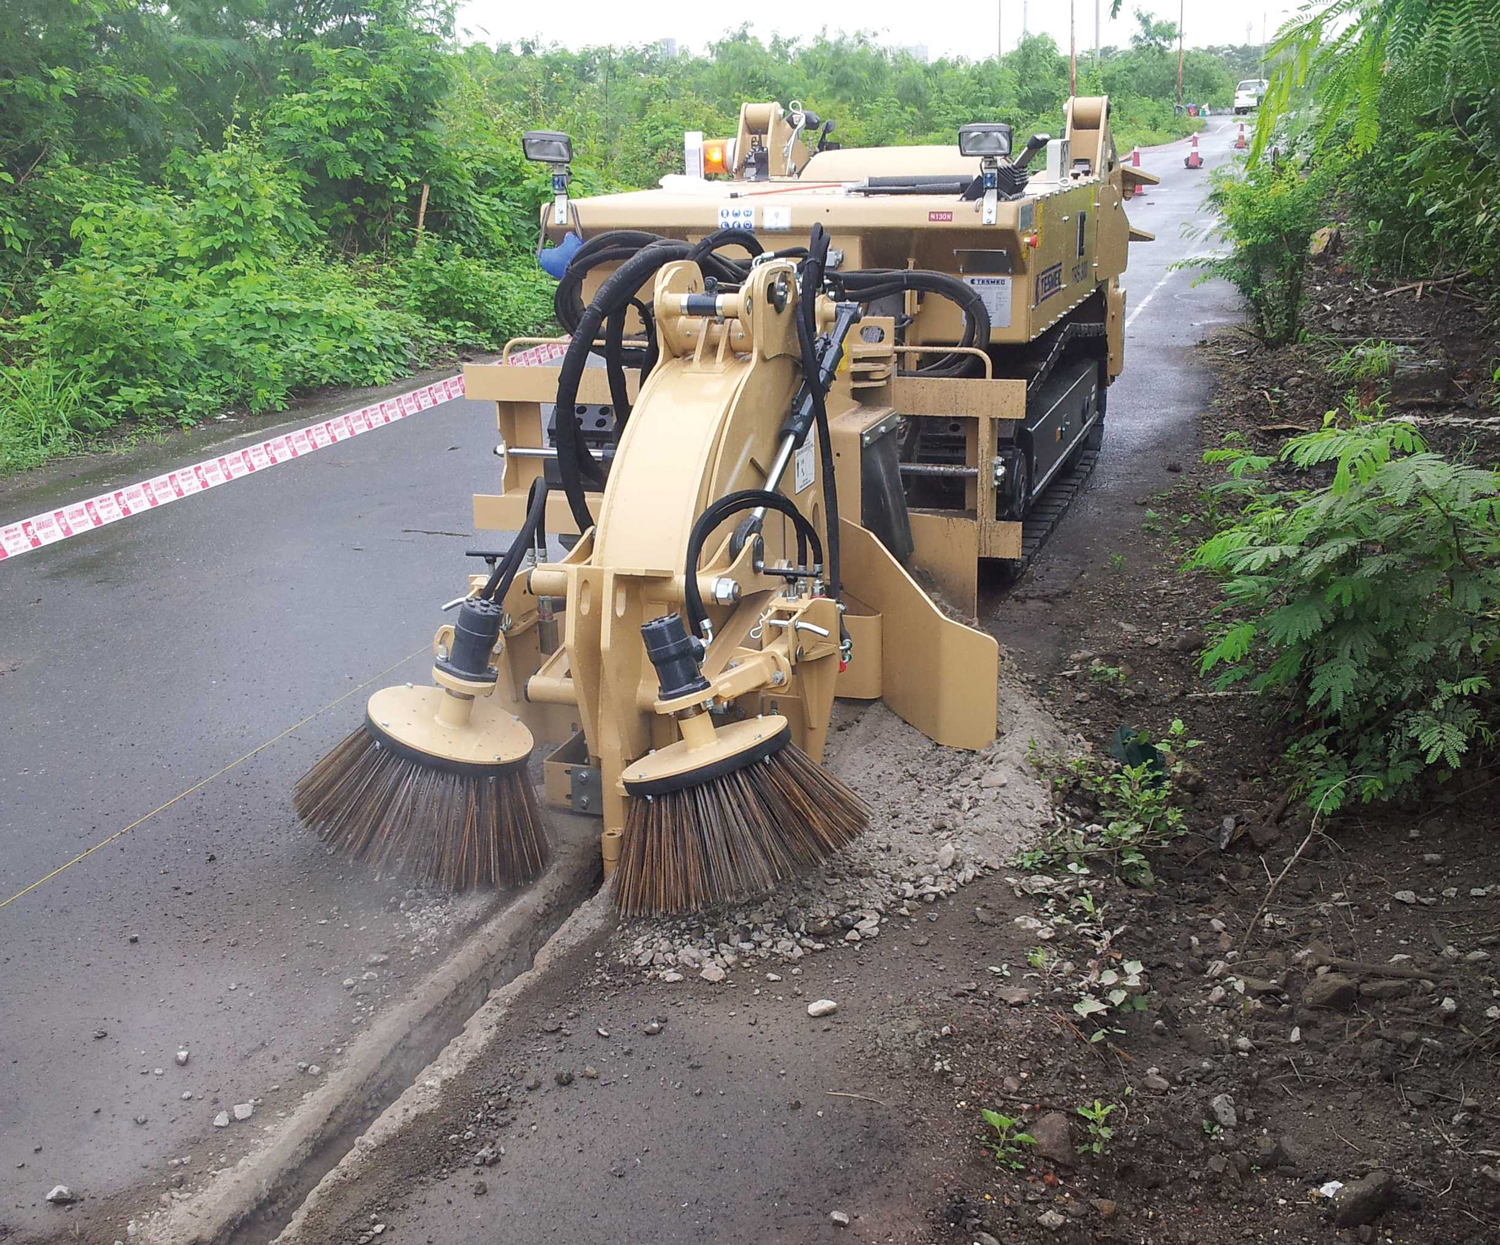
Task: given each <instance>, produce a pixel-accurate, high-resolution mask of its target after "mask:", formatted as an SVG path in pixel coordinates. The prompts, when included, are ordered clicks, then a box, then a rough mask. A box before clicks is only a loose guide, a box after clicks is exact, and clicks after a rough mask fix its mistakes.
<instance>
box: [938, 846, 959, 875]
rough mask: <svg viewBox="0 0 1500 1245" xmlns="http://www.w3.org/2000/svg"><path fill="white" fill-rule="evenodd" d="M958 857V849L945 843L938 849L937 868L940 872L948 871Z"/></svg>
mask: <svg viewBox="0 0 1500 1245" xmlns="http://www.w3.org/2000/svg"><path fill="white" fill-rule="evenodd" d="M957 855H958V848H956V847H954V846H953V844H952V843H944V844H943V845H942V847H940V848H938V853H937V867H938V869H939V870H942V869H947V868H949V867H950V866H951V865H952V864H953V858H954V857H955V856H957Z"/></svg>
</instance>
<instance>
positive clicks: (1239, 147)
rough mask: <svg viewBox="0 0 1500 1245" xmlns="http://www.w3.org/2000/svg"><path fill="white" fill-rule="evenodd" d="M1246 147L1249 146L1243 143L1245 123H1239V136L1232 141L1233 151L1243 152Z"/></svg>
mask: <svg viewBox="0 0 1500 1245" xmlns="http://www.w3.org/2000/svg"><path fill="white" fill-rule="evenodd" d="M1248 146H1250V144H1249V143H1247V142H1246V141H1245V123H1244V122H1243V121H1241V122H1240V136H1239V137H1238V138H1237V139H1235V140H1234V149H1235V150H1236V151H1244V150H1245V148H1246V147H1248Z"/></svg>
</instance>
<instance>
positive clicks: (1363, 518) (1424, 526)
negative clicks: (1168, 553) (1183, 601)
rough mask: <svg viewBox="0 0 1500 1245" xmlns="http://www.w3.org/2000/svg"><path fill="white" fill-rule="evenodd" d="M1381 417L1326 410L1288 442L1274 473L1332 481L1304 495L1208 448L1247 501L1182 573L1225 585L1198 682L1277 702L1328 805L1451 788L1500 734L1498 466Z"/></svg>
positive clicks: (1256, 466) (1230, 453)
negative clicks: (1447, 452)
mask: <svg viewBox="0 0 1500 1245" xmlns="http://www.w3.org/2000/svg"><path fill="white" fill-rule="evenodd" d="M1380 415H1381V412H1380V411H1379V410H1378V409H1376V410H1374V411H1360V410H1355V411H1354V412H1352V416H1351V418H1339V417H1338V416H1336V415H1334V414H1330V415H1329V417H1328V419H1327V420H1326V422H1325V425H1324V427H1323V428H1322V429H1321V430H1319V431H1317V432H1314V433H1309V434H1307V435H1305V436H1300V437H1296V438H1294V439H1293V440H1291V441H1289V442H1288V443H1287V445H1286V447H1285V449H1284V450H1283V452H1282V454H1281V461H1282V462H1283V463H1284V464H1290V465H1291V466H1293V467H1295V468H1299V469H1301V470H1303V471H1312V472H1316V473H1318V474H1319V475H1321V476H1323V477H1325V478H1326V477H1327V476H1328V475H1329V474H1330V472H1331V479H1328V480H1327V482H1326V483H1323V484H1320V485H1317V486H1316V487H1304V488H1294V489H1276V488H1272V487H1270V486H1268V485H1267V484H1266V483H1265V481H1264V478H1263V476H1264V473H1266V472H1267V471H1268V470H1269V469H1271V468H1272V466H1273V461H1272V460H1271V459H1269V458H1266V457H1258V456H1254V455H1248V454H1245V453H1243V452H1241V451H1239V450H1235V449H1225V450H1214V451H1210V452H1209V453H1208V454H1206V455H1205V458H1206V460H1207V461H1210V462H1225V463H1227V464H1228V466H1229V471H1230V474H1231V477H1232V479H1231V481H1229V482H1228V484H1227V487H1228V488H1229V489H1230V490H1232V491H1235V492H1237V493H1239V494H1241V495H1242V496H1243V497H1244V499H1245V503H1246V504H1245V507H1244V510H1243V512H1242V513H1241V514H1240V516H1239V518H1238V519H1237V521H1235V522H1234V523H1232V524H1231V525H1230V526H1228V527H1227V528H1225V530H1223V531H1221V532H1219V533H1218V534H1217V535H1215V536H1213V537H1211V538H1210V539H1209V540H1208V541H1206V542H1205V543H1204V544H1203V545H1201V546H1200V547H1199V548H1198V550H1197V552H1196V553H1195V554H1194V555H1193V557H1192V559H1191V560H1190V562H1189V566H1190V567H1191V568H1195V569H1201V570H1206V571H1209V572H1211V573H1213V574H1216V575H1218V576H1221V577H1222V579H1223V581H1224V582H1223V591H1224V608H1225V610H1226V611H1227V613H1228V614H1229V615H1230V617H1231V618H1232V619H1234V621H1233V622H1232V624H1231V625H1230V626H1229V627H1228V629H1227V630H1226V631H1225V632H1224V633H1223V635H1222V636H1221V637H1220V638H1219V639H1218V641H1217V643H1215V644H1214V645H1213V646H1212V647H1210V648H1209V649H1208V650H1207V651H1206V652H1205V653H1204V656H1203V671H1204V673H1209V672H1211V671H1214V670H1216V669H1217V670H1219V671H1220V673H1219V675H1218V683H1219V686H1220V687H1224V686H1227V685H1228V684H1231V683H1235V682H1238V681H1241V680H1245V681H1248V684H1249V686H1250V687H1251V688H1253V689H1254V690H1256V691H1258V692H1261V693H1263V694H1267V695H1274V696H1276V697H1278V698H1279V699H1280V700H1281V703H1282V704H1283V706H1284V708H1285V710H1286V712H1287V714H1288V716H1289V717H1290V719H1291V721H1292V724H1293V727H1294V732H1295V734H1294V739H1293V743H1292V746H1291V749H1290V756H1291V759H1292V760H1293V762H1294V763H1295V765H1296V767H1297V769H1298V771H1299V775H1300V777H1301V780H1302V785H1303V788H1304V790H1305V791H1306V793H1307V798H1308V802H1309V803H1310V804H1311V805H1312V806H1313V807H1314V808H1322V809H1323V810H1324V811H1332V810H1333V809H1335V808H1337V807H1338V806H1339V805H1340V804H1342V803H1344V802H1346V801H1348V800H1349V799H1351V798H1353V797H1356V796H1357V797H1358V798H1359V799H1360V800H1362V801H1371V800H1388V799H1391V798H1393V797H1397V796H1401V795H1404V794H1406V793H1408V792H1410V791H1412V790H1413V788H1414V786H1415V784H1416V783H1417V782H1418V780H1419V779H1422V778H1423V777H1428V776H1430V777H1432V778H1435V779H1445V778H1448V777H1450V776H1451V775H1452V774H1453V773H1454V772H1455V771H1457V770H1458V769H1459V768H1460V767H1461V766H1462V765H1463V764H1464V762H1465V761H1466V760H1467V759H1468V758H1469V757H1470V756H1471V755H1472V753H1473V751H1474V750H1475V748H1476V747H1485V748H1488V747H1490V746H1492V745H1493V743H1494V740H1495V736H1496V731H1497V729H1500V701H1497V699H1496V696H1495V694H1494V690H1493V686H1492V680H1493V676H1494V672H1495V668H1496V665H1497V663H1500V473H1496V472H1494V471H1489V470H1481V469H1479V468H1476V467H1471V466H1467V465H1464V464H1462V463H1454V462H1450V461H1448V460H1447V459H1445V458H1444V457H1443V456H1441V455H1439V454H1436V453H1433V452H1431V451H1429V450H1428V449H1427V448H1426V446H1425V445H1424V444H1423V442H1422V439H1421V437H1420V436H1418V434H1417V432H1416V430H1415V429H1414V428H1413V427H1412V426H1411V425H1410V424H1406V423H1403V422H1401V421H1399V420H1394V419H1384V418H1381V417H1380Z"/></svg>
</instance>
